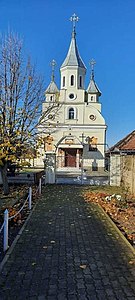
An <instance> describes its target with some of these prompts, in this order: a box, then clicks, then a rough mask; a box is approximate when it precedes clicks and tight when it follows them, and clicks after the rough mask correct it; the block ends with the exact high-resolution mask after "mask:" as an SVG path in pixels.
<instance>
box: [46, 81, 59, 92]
mask: <svg viewBox="0 0 135 300" xmlns="http://www.w3.org/2000/svg"><path fill="white" fill-rule="evenodd" d="M58 92H59V89H58V87H57V85H56V83H55V82H54V80H52V81H51V82H50V84H49V85H48V87H47V89H46V90H45V93H46V94H56V93H58Z"/></svg>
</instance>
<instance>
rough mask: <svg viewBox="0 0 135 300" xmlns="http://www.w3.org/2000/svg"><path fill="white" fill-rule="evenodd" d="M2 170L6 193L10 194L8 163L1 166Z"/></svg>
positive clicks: (0, 169)
mask: <svg viewBox="0 0 135 300" xmlns="http://www.w3.org/2000/svg"><path fill="white" fill-rule="evenodd" d="M0 171H1V177H2V184H3V191H4V195H8V194H9V184H8V177H7V163H6V164H4V166H3V167H0Z"/></svg>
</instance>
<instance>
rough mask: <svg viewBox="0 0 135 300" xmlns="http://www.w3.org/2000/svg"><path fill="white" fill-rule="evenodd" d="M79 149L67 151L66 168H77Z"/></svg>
mask: <svg viewBox="0 0 135 300" xmlns="http://www.w3.org/2000/svg"><path fill="white" fill-rule="evenodd" d="M76 153H77V149H65V167H76Z"/></svg>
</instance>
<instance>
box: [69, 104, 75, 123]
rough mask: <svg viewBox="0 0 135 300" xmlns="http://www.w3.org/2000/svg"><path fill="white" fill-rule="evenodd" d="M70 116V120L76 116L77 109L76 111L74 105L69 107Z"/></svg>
mask: <svg viewBox="0 0 135 300" xmlns="http://www.w3.org/2000/svg"><path fill="white" fill-rule="evenodd" d="M68 118H69V119H70V120H71V119H74V118H75V111H74V108H73V107H71V108H69V115H68Z"/></svg>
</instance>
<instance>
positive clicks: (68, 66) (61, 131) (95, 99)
mask: <svg viewBox="0 0 135 300" xmlns="http://www.w3.org/2000/svg"><path fill="white" fill-rule="evenodd" d="M71 20H74V26H73V31H72V37H71V42H70V46H69V49H68V53H67V56H66V58H65V60H64V62H63V63H62V65H61V68H60V75H61V84H60V90H59V89H58V87H57V85H56V83H55V79H54V66H55V62H54V60H53V62H52V77H51V82H50V84H49V86H48V88H47V89H46V91H45V96H46V101H45V102H44V103H43V108H42V113H44V111H45V110H46V108H48V107H49V106H51V105H52V104H53V103H58V105H59V107H60V108H59V111H58V114H53V113H50V114H49V115H48V125H47V123H45V124H42V126H40V127H39V132H40V134H41V136H42V137H43V138H44V141H45V145H44V148H42V149H40V153H41V155H40V158H39V159H37V165H39V166H41V165H43V158H44V156H45V153H49V152H54V153H56V161H57V163H56V166H57V168H58V169H67V168H68V169H69V168H76V169H79V168H80V167H81V164H82V161H83V167H84V168H89V169H90V170H101V169H104V164H105V145H106V128H107V126H106V124H105V120H104V118H103V116H102V113H101V103H100V101H99V97H100V96H101V92H100V90H99V89H98V87H97V84H96V82H95V79H94V64H95V62H94V60H92V61H91V75H90V81H89V84H88V87H87V89H85V75H86V67H85V64H84V62H83V60H82V58H81V56H80V54H79V51H78V47H77V42H76V31H75V22H76V20H77V17H76V16H75V15H73V17H72V18H71ZM49 122H50V124H49ZM45 127H46V134H42V132H43V131H44V128H45Z"/></svg>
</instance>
